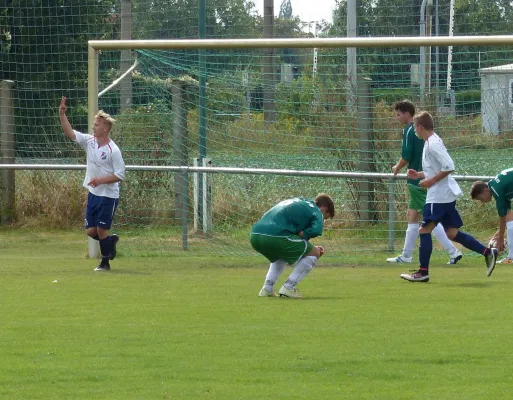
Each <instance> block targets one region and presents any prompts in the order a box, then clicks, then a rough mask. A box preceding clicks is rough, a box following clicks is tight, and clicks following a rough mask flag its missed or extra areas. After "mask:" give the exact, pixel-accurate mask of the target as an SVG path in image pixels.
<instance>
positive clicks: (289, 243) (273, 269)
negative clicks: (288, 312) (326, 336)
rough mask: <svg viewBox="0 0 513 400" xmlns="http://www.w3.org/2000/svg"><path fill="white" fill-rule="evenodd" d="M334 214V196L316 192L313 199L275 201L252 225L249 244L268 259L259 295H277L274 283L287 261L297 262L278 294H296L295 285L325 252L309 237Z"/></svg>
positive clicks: (320, 232) (319, 230)
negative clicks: (267, 268)
mask: <svg viewBox="0 0 513 400" xmlns="http://www.w3.org/2000/svg"><path fill="white" fill-rule="evenodd" d="M334 216H335V206H334V205H333V200H332V199H331V197H330V196H328V195H327V194H324V193H322V194H319V195H318V196H317V197H316V198H315V200H308V199H303V198H293V199H288V200H284V201H282V202H281V203H278V204H277V205H275V206H274V207H273V208H271V209H270V210H269V211H267V212H266V213H265V214H264V215H263V217H262V218H260V220H259V221H258V222H257V223H256V224H254V225H253V227H252V228H251V234H250V242H251V246H252V247H253V248H254V249H255V250H256V251H257V252H259V253H260V254H262V255H263V256H265V257H266V258H267V259H268V260H269V261H270V262H271V265H270V266H269V271H268V272H267V276H266V277H265V283H264V287H263V288H262V290H260V293H259V296H260V297H276V296H278V295H277V294H276V292H275V291H274V284H275V283H276V281H277V280H278V278H279V277H280V275H281V274H282V272H283V270H284V269H285V266H286V264H291V265H292V264H294V263H297V264H296V266H295V267H294V270H293V271H292V273H291V274H290V276H289V277H288V278H287V280H286V281H285V283H284V284H283V286H282V287H281V289H280V290H279V292H278V293H279V295H280V296H284V297H293V298H299V297H301V295H300V294H299V292H298V290H297V288H296V286H297V285H298V283H299V282H300V281H301V280H302V279H303V278H304V277H305V276H306V275H307V274H308V273H309V272H310V271H311V270H312V268H313V266H314V265H315V263H316V262H317V260H318V259H319V258H320V257H321V256H322V255H323V254H324V248H323V247H321V246H314V245H313V244H312V243H310V239H312V238H314V237H317V236H321V235H322V230H323V227H324V220H325V219H327V218H333V217H334Z"/></svg>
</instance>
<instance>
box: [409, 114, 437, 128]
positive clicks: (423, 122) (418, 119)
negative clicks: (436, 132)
mask: <svg viewBox="0 0 513 400" xmlns="http://www.w3.org/2000/svg"><path fill="white" fill-rule="evenodd" d="M413 120H414V121H415V123H416V124H417V125H420V126H422V127H424V129H427V130H428V131H432V130H433V129H434V128H435V123H434V122H433V117H432V116H431V114H430V113H428V112H427V111H421V112H420V113H418V114H416V115H415V116H414V117H413Z"/></svg>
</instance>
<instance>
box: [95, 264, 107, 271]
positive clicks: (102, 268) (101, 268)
mask: <svg viewBox="0 0 513 400" xmlns="http://www.w3.org/2000/svg"><path fill="white" fill-rule="evenodd" d="M94 270H95V271H110V265H104V264H100V265H98V266H97V267H96V268H95V269H94Z"/></svg>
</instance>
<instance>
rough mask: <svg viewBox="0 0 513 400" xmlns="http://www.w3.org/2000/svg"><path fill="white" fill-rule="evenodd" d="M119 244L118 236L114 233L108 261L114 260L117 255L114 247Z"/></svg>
mask: <svg viewBox="0 0 513 400" xmlns="http://www.w3.org/2000/svg"><path fill="white" fill-rule="evenodd" d="M118 242H119V236H118V235H116V234H115V233H114V234H113V235H112V251H111V253H110V257H109V259H111V260H114V259H115V258H116V254H117V253H118V251H117V248H116V245H117V244H118Z"/></svg>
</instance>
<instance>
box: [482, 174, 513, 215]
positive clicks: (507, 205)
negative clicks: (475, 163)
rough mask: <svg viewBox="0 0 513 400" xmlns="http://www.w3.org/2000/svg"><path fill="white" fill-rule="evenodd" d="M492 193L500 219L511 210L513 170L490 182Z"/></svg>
mask: <svg viewBox="0 0 513 400" xmlns="http://www.w3.org/2000/svg"><path fill="white" fill-rule="evenodd" d="M488 187H489V188H490V192H491V193H492V196H493V197H494V199H495V205H496V206H497V212H498V213H499V217H504V216H505V215H506V214H507V213H508V210H511V199H513V168H510V169H505V170H504V171H502V172H501V173H500V174H499V175H497V176H496V177H495V178H493V179H490V181H489V182H488Z"/></svg>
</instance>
